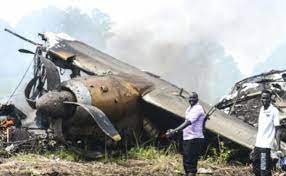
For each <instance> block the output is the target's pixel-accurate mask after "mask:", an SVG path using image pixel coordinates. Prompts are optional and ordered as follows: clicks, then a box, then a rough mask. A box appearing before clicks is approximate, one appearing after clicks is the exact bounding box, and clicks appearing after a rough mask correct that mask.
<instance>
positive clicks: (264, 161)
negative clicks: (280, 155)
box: [252, 147, 272, 176]
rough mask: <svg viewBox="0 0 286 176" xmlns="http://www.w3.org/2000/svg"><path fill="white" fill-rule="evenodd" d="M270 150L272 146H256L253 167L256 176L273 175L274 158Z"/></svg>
mask: <svg viewBox="0 0 286 176" xmlns="http://www.w3.org/2000/svg"><path fill="white" fill-rule="evenodd" d="M270 150H271V149H270V148H260V147H255V148H254V153H253V163H252V169H253V173H254V174H255V175H256V176H269V175H271V169H272V160H271V156H270Z"/></svg>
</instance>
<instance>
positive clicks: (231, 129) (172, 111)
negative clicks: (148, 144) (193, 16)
mask: <svg viewBox="0 0 286 176" xmlns="http://www.w3.org/2000/svg"><path fill="white" fill-rule="evenodd" d="M48 54H49V55H51V56H52V58H54V62H55V64H56V65H58V66H61V65H64V64H63V63H65V62H66V60H68V58H69V57H72V56H76V57H75V62H74V65H76V66H77V67H79V68H82V69H83V70H86V71H87V72H90V73H93V74H95V75H97V74H99V75H100V74H102V73H107V72H110V71H111V72H112V74H114V75H117V74H121V73H127V74H130V75H133V77H138V78H141V79H142V78H143V79H145V80H148V81H149V82H150V83H152V87H151V88H150V89H149V90H148V91H147V92H143V94H141V95H140V100H141V102H142V103H141V104H142V107H143V110H141V111H143V114H144V115H146V116H148V119H150V121H151V122H153V124H154V125H155V126H156V127H157V128H158V129H159V130H160V131H165V130H166V129H168V128H174V127H175V126H177V125H178V124H179V123H181V122H182V121H183V120H184V117H185V114H184V113H185V110H186V108H187V107H188V105H189V104H188V101H187V99H186V98H184V97H188V96H189V94H188V93H187V92H184V93H183V94H184V97H183V96H180V95H179V92H180V88H178V87H177V86H175V85H173V84H171V83H169V82H167V81H165V80H162V79H160V78H158V77H157V76H154V75H151V74H148V73H146V72H142V71H141V70H139V69H137V68H135V67H133V66H130V65H128V64H126V63H123V62H120V61H119V60H116V59H115V58H113V57H111V56H109V55H107V54H104V53H102V52H100V51H98V50H96V49H94V48H92V47H90V46H88V45H86V44H84V43H82V42H79V41H67V40H62V41H60V42H59V44H58V45H57V46H54V47H51V48H50V49H49V52H48ZM137 85H138V84H137ZM150 90H151V91H150ZM200 103H201V104H202V105H203V106H204V108H205V111H206V112H208V111H209V110H210V109H211V107H210V106H209V105H207V104H206V103H204V102H202V101H201V102H200ZM158 111H159V112H160V113H161V114H162V115H163V114H164V116H158ZM163 111H164V112H163ZM154 115H155V116H154ZM206 128H207V129H209V130H211V131H212V132H215V133H219V134H220V135H222V136H224V137H226V138H228V139H230V140H232V141H235V142H237V143H239V144H241V145H243V146H245V147H248V148H252V147H253V146H254V143H255V135H256V129H255V128H253V127H251V126H249V125H248V124H245V123H243V122H241V121H239V120H238V119H235V118H229V116H228V115H226V114H224V113H222V112H219V111H215V112H214V113H213V114H212V116H211V117H210V120H208V122H207V124H206Z"/></svg>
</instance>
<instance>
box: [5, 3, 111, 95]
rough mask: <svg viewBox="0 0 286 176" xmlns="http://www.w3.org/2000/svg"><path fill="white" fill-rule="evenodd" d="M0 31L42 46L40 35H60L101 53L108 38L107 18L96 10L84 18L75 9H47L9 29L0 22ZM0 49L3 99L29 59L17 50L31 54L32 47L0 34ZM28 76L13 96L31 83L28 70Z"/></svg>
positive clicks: (109, 35)
mask: <svg viewBox="0 0 286 176" xmlns="http://www.w3.org/2000/svg"><path fill="white" fill-rule="evenodd" d="M0 27H1V29H2V30H4V28H9V29H12V30H13V31H15V32H17V33H19V34H21V35H23V36H25V37H26V38H29V39H31V40H33V41H36V42H38V43H41V42H42V41H40V38H39V37H38V33H40V32H46V31H50V32H63V33H67V34H69V35H71V36H73V37H75V38H77V39H78V40H81V41H83V42H86V43H88V44H90V45H93V46H94V47H96V48H98V49H101V50H103V49H104V48H105V46H106V40H107V39H108V38H110V37H111V36H112V33H111V32H110V28H111V21H110V19H109V17H108V15H106V14H104V13H102V12H100V11H99V10H97V9H94V10H93V11H92V12H91V14H90V15H87V14H85V13H82V12H81V11H80V10H79V9H77V8H68V9H66V10H61V9H58V8H56V7H52V6H51V7H47V8H44V9H41V10H38V11H35V12H34V13H33V14H32V15H29V16H25V17H23V18H22V19H21V20H20V21H19V23H18V24H17V25H16V26H15V27H13V28H12V27H11V26H9V25H8V24H7V23H5V22H4V21H0ZM0 46H1V47H0V56H1V65H0V77H1V79H0V83H1V88H0V97H4V96H7V95H8V96H9V95H10V94H11V93H12V91H13V90H14V88H15V87H16V86H17V84H18V83H19V81H20V79H21V77H22V75H23V74H24V72H25V71H26V69H27V67H28V65H29V64H30V63H31V61H32V58H33V57H32V56H31V55H27V54H21V53H19V52H17V50H18V49H20V48H25V49H29V50H31V51H34V49H35V46H33V45H31V44H29V43H27V42H25V41H23V40H21V39H19V38H17V37H15V36H12V35H10V34H8V33H7V32H4V31H1V32H0ZM29 73H30V74H29V75H28V76H27V77H26V79H25V80H24V81H23V82H24V84H22V85H21V87H20V88H19V90H18V91H17V92H16V94H18V93H22V90H23V88H24V86H25V83H27V82H28V80H30V79H31V77H32V74H31V73H32V72H31V70H30V72H29Z"/></svg>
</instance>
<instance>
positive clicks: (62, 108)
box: [19, 49, 121, 141]
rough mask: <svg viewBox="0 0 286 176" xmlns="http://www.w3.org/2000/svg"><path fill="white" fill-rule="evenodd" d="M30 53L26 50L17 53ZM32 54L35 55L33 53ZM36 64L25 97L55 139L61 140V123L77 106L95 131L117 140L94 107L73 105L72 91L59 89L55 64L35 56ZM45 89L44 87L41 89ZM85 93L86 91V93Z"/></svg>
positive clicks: (58, 78)
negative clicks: (45, 120)
mask: <svg viewBox="0 0 286 176" xmlns="http://www.w3.org/2000/svg"><path fill="white" fill-rule="evenodd" d="M19 51H20V52H23V53H29V54H32V52H30V51H28V50H24V49H21V50H19ZM36 53H38V52H37V51H36ZM35 58H38V63H37V65H36V67H35V69H36V70H35V71H34V73H35V74H34V78H33V79H31V80H30V81H29V83H28V84H27V86H26V88H25V92H24V93H25V97H26V100H27V102H28V104H29V105H30V106H31V107H32V108H33V109H36V110H37V114H38V115H41V117H42V118H47V119H48V120H49V121H50V125H51V127H52V129H53V130H54V132H55V133H56V136H57V137H58V138H59V139H61V140H64V135H63V131H62V123H64V120H65V119H66V118H69V117H71V116H72V115H73V113H74V112H75V111H76V108H77V107H81V108H83V109H84V110H85V111H87V112H88V114H89V115H90V116H91V118H93V119H94V121H95V122H96V124H97V125H98V126H99V128H100V129H101V130H102V131H103V132H104V133H105V134H106V135H107V136H109V137H110V138H112V139H113V140H114V141H119V140H121V137H120V135H119V133H118V131H117V130H116V129H115V128H114V126H113V125H112V123H111V122H110V120H109V118H108V117H107V116H106V115H105V114H104V112H102V111H101V110H100V109H98V108H97V107H95V106H92V105H89V104H83V103H79V102H77V99H76V97H75V95H74V93H73V90H62V89H61V80H60V74H59V71H58V69H57V67H56V65H55V64H54V63H53V62H52V61H50V60H48V59H47V58H45V57H43V56H41V55H38V54H35ZM45 86H46V88H44V87H45ZM87 91H88V90H87Z"/></svg>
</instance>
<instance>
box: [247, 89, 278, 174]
mask: <svg viewBox="0 0 286 176" xmlns="http://www.w3.org/2000/svg"><path fill="white" fill-rule="evenodd" d="M261 103H262V107H261V109H260V112H259V117H258V132H257V136H256V143H255V148H254V151H253V156H252V158H253V172H254V174H255V175H256V176H268V175H271V169H272V160H271V156H270V151H271V149H272V148H273V143H274V139H276V142H277V145H278V150H280V133H281V130H280V119H279V111H278V109H277V108H276V107H274V106H273V105H272V104H271V92H270V91H268V90H264V91H262V94H261Z"/></svg>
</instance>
